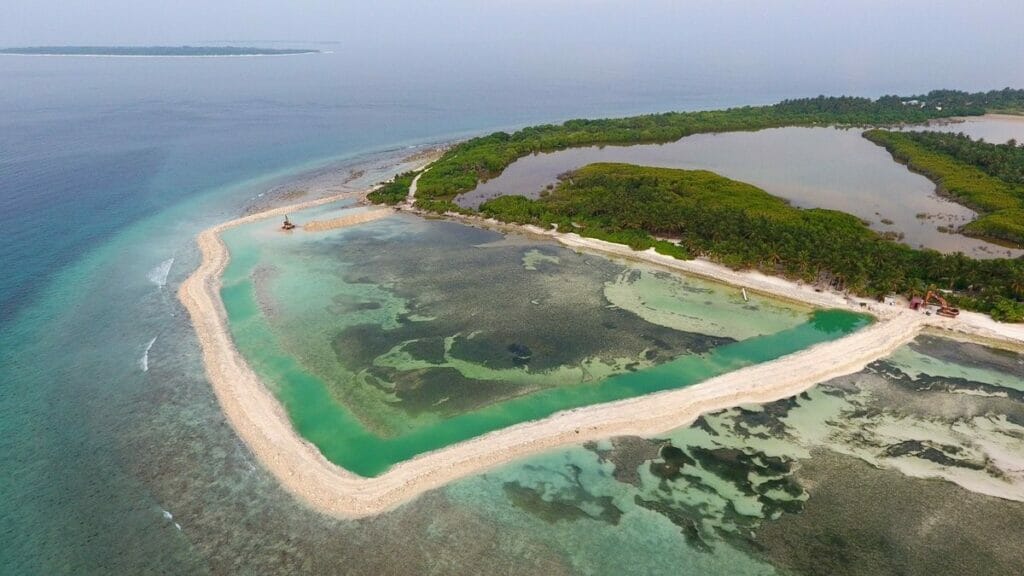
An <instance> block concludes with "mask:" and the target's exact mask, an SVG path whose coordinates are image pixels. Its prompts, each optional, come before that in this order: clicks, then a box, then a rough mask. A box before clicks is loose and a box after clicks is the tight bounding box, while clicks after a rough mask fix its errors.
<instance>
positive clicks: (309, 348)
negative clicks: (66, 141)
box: [221, 208, 868, 476]
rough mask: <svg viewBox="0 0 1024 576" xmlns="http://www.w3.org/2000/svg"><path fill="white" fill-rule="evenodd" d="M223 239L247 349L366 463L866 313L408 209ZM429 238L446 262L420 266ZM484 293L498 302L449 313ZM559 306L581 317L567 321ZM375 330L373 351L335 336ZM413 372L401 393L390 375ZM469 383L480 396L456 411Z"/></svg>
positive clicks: (358, 462)
mask: <svg viewBox="0 0 1024 576" xmlns="http://www.w3.org/2000/svg"><path fill="white" fill-rule="evenodd" d="M330 212H331V208H320V209H318V210H316V211H313V212H310V213H304V214H298V215H295V216H293V219H295V218H298V219H299V220H300V221H302V220H304V219H310V218H315V217H325V216H327V215H330V214H329V213H330ZM225 241H226V242H227V244H228V246H229V249H230V251H231V254H232V260H231V263H230V264H229V266H228V268H227V270H226V271H225V273H224V287H223V289H222V293H221V296H222V298H223V301H224V304H225V308H226V310H227V314H228V320H229V324H230V326H231V330H232V336H233V338H234V340H235V342H236V344H237V346H238V348H239V350H240V351H241V352H242V354H243V355H244V356H245V357H246V358H247V360H248V361H249V362H250V363H251V364H252V365H253V367H254V369H255V370H256V371H257V372H258V373H259V374H260V375H261V377H262V378H263V379H264V381H265V382H267V384H268V386H270V387H271V389H272V390H273V391H274V393H275V394H276V395H277V397H278V398H279V399H280V400H281V402H282V403H283V404H284V406H285V407H286V409H287V411H288V414H289V416H290V417H291V419H292V422H293V424H294V425H295V427H296V429H297V430H298V431H299V432H300V434H301V435H302V436H304V437H305V438H307V439H309V440H310V441H311V442H313V443H314V444H315V445H316V446H317V447H318V448H319V449H320V451H321V452H322V453H323V454H324V455H325V456H326V457H327V458H328V459H329V460H331V461H332V462H334V463H336V464H338V465H340V466H342V467H344V468H346V469H348V470H351V471H353V472H355V473H357V474H360V475H364V476H374V475H377V474H380V473H382V472H384V471H385V470H387V469H388V468H389V467H390V466H392V465H393V464H395V463H397V462H400V461H403V460H406V459H408V458H411V457H413V456H415V455H417V454H421V453H423V452H427V451H430V450H435V449H438V448H442V447H444V446H447V445H450V444H453V443H456V442H459V441H463V440H466V439H469V438H472V437H474V436H478V435H481V434H484V433H487V432H490V431H493V430H497V429H499V428H503V427H507V426H510V425H514V424H518V423H521V422H526V421H530V420H536V419H539V418H544V417H546V416H550V415H551V414H554V413H556V412H558V411H562V410H567V409H571V408H576V407H580V406H588V405H591V404H598V403H602V402H610V401H614V400H621V399H624V398H630V397H634V396H639V395H643V394H649V393H652V392H657V391H662V390H668V389H673V388H680V387H685V386H689V385H691V384H695V383H697V382H701V381H703V380H706V379H708V378H711V377H714V376H717V375H719V374H723V373H725V372H729V371H731V370H736V369H738V368H741V367H744V366H749V365H751V364H755V363H759V362H766V361H769V360H772V359H775V358H778V357H780V356H783V355H785V354H789V353H792V352H795V351H798V350H801V349H803V348H806V347H808V346H811V345H813V344H816V343H819V342H823V341H827V340H832V339H835V338H840V337H842V336H844V335H847V334H849V333H851V332H853V331H855V330H857V329H859V328H860V327H862V326H864V325H865V324H867V322H868V319H867V318H866V317H864V316H860V315H856V314H853V313H849V312H844V311H836V310H828V311H811V310H808V309H803V308H799V307H793V306H788V305H785V304H782V303H780V302H775V301H771V300H768V299H764V298H760V297H757V298H755V299H754V300H752V301H751V302H749V303H748V302H744V301H743V300H742V297H741V296H740V295H739V294H738V293H737V292H736V290H735V289H733V288H729V287H726V286H719V285H715V284H711V283H707V282H701V281H698V280H694V279H689V278H681V277H679V276H675V275H671V274H668V273H665V272H660V271H657V270H653V269H649V268H638V267H636V266H630V265H626V264H623V263H617V262H612V261H610V260H606V259H604V258H600V257H596V256H587V255H579V254H575V253H573V252H571V251H569V250H566V249H564V248H560V247H558V246H556V245H554V244H552V243H550V242H541V241H534V240H528V239H526V238H522V237H516V236H514V235H513V236H508V237H503V236H501V235H499V234H497V233H494V232H489V231H483V230H477V229H473V228H469V227H466V226H463V225H460V224H455V223H451V222H439V221H422V220H419V219H416V218H413V217H409V216H395V217H393V218H390V219H387V220H385V221H378V222H374V223H369V224H365V225H361V226H358V227H354V228H350V229H346V230H339V231H335V232H332V233H328V234H317V235H313V234H306V233H304V232H296V233H293V234H291V235H285V234H283V233H280V232H278V231H277V230H276V223H274V222H261V223H256V224H252V225H248V226H246V227H243V228H240V229H236V230H232V231H229V232H227V233H226V234H225ZM424 246H426V247H429V249H430V251H431V252H433V253H435V254H437V256H436V257H439V258H440V260H447V262H442V261H439V262H436V263H431V265H429V266H423V263H424V261H423V255H422V254H420V251H421V250H422V247H424ZM357 257H358V258H359V259H358V260H356V259H355V258H357ZM469 270H472V273H471V272H469ZM453 275H454V276H453ZM399 278H401V279H399ZM478 278H480V279H482V278H487V279H492V280H494V279H505V278H508V281H498V282H496V283H495V284H494V285H493V286H490V287H482V286H478V285H477V279H478ZM534 278H540V279H541V282H539V283H538V282H534V281H532V280H531V279H534ZM481 281H483V280H481ZM448 283H451V284H453V285H460V286H462V285H465V286H467V287H468V288H467V289H465V290H461V291H460V290H458V289H456V288H453V287H451V286H448V285H447V284H448ZM539 286H542V287H543V286H546V287H547V289H546V290H545V289H543V288H539ZM550 300H554V301H550ZM612 301H614V302H616V304H613V303H612ZM517 305H518V306H520V307H523V306H525V308H526V309H527V310H532V309H535V310H536V312H534V313H533V316H531V315H530V313H529V312H527V313H518V312H516V309H515V308H516V306H517ZM477 307H480V308H487V309H489V310H490V311H492V312H493V313H494V316H493V317H488V315H487V314H484V313H480V314H476V313H470V314H468V315H466V316H465V317H464V318H456V319H454V320H453V319H452V318H451V316H453V315H455V316H457V315H458V314H457V312H456V310H462V311H465V310H467V309H469V310H473V309H475V308H477ZM588 308H590V309H588ZM560 314H561V315H564V316H565V317H566V318H569V317H572V318H573V320H572V321H574V322H576V323H577V324H578V325H577V326H570V327H569V329H568V330H567V331H565V330H564V328H565V326H564V323H565V322H564V321H562V320H560V319H559V315H560ZM609 319H611V320H609ZM709 319H710V320H709ZM566 321H568V320H566ZM598 322H600V324H601V327H599V328H596V329H599V330H601V332H600V333H599V334H600V340H601V341H600V342H595V334H593V333H592V332H593V330H595V328H594V327H593V326H597V323H598ZM549 329H550V330H549ZM700 330H705V331H706V332H710V333H711V334H705V333H701V332H700ZM527 332H532V333H533V334H526V333H527ZM350 333H354V334H355V336H354V337H353V336H352V335H351V334H350ZM367 340H369V341H372V342H376V343H377V347H376V348H377V350H376V351H375V352H372V353H369V354H363V355H361V356H360V355H353V354H352V353H351V352H350V350H348V349H347V348H346V349H340V350H339V349H338V347H339V346H342V347H348V346H361V347H369V345H368V344H366V341H367ZM595 346H596V347H595ZM389 379H390V380H391V381H389ZM410 379H411V380H412V383H411V384H409V383H408V382H407V389H406V390H404V392H407V394H405V395H404V396H403V395H401V394H396V381H403V380H404V381H408V380H410ZM431 387H434V388H435V389H436V390H435V391H434V392H433V393H431V391H430V389H431ZM460 387H461V389H460ZM425 390H426V391H425ZM463 390H464V395H466V396H471V397H473V396H475V397H476V398H477V402H476V403H475V404H474V405H471V406H463V407H459V408H455V409H452V408H450V407H449V406H448V403H449V402H450V401H451V397H452V396H454V395H457V394H460V393H463Z"/></svg>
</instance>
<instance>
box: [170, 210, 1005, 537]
mask: <svg viewBox="0 0 1024 576" xmlns="http://www.w3.org/2000/svg"><path fill="white" fill-rule="evenodd" d="M338 198H339V197H331V198H324V199H322V200H317V201H313V202H307V203H304V204H300V205H295V206H288V207H284V208H278V209H274V210H269V211H266V212H262V213H260V214H254V215H251V216H247V217H245V218H239V219H237V220H232V221H230V222H226V223H224V224H220V225H218V226H214V227H212V228H210V229H207V230H205V231H203V232H202V233H201V234H200V235H199V237H198V243H199V248H200V251H201V252H202V257H203V258H202V263H201V264H200V266H199V268H198V269H197V270H196V271H195V272H194V273H193V274H192V275H191V276H190V277H189V278H188V279H187V280H186V281H185V282H184V283H183V284H182V285H181V288H180V289H179V292H178V296H179V299H180V300H181V302H182V303H183V304H184V305H185V307H186V309H187V310H188V312H189V314H190V316H191V318H192V323H193V325H194V326H195V330H196V334H197V336H198V338H199V342H200V345H201V347H202V351H203V359H204V363H205V367H206V374H207V377H208V378H209V380H210V382H211V384H212V385H213V389H214V392H215V393H216V396H217V399H218V401H219V402H220V404H221V407H222V409H223V410H224V413H225V415H226V416H227V418H228V421H229V422H230V423H231V425H232V426H233V427H234V428H235V430H236V431H237V432H238V435H239V436H240V437H241V438H242V439H243V440H244V441H245V443H246V444H247V445H248V446H249V447H250V449H251V450H252V451H253V453H254V454H255V455H256V457H257V458H258V459H259V460H260V462H262V463H263V465H264V466H265V467H266V468H267V469H268V470H269V471H270V472H271V473H272V474H273V475H274V476H275V477H276V478H277V479H278V480H279V481H280V482H281V484H282V486H284V488H285V489H287V490H288V491H289V492H291V493H293V494H295V495H296V496H298V497H299V498H301V499H302V500H303V501H305V502H307V503H308V504H309V505H311V506H313V507H314V508H316V509H317V510H320V511H322V512H325V513H329V514H332V515H335V516H340V517H349V518H352V517H362V516H369V515H374V514H378V513H381V512H384V511H387V510H389V509H391V508H394V507H395V506H398V505H399V504H401V503H403V502H405V501H407V500H409V499H411V498H413V497H415V496H417V495H419V494H422V493H423V492H425V491H428V490H431V489H434V488H438V487H440V486H443V485H445V484H447V483H449V482H451V481H453V480H456V479H459V478H462V477H465V476H469V475H472V474H477V473H480V472H482V471H484V470H487V469H489V468H492V467H495V466H499V465H502V464H506V463H508V462H511V461H513V460H515V459H518V458H522V457H524V456H528V455H531V454H536V453H539V452H544V451H547V450H551V449H554V448H558V447H563V446H570V445H577V444H580V443H582V442H585V441H588V440H600V439H603V438H608V437H611V436H616V435H625V434H630V435H640V436H652V435H657V434H659V433H662V432H665V431H668V430H672V429H675V428H679V427H681V426H685V425H688V424H690V423H691V422H692V421H693V420H694V419H696V417H697V416H699V415H700V414H702V413H705V412H709V411H714V410H719V409H723V408H728V407H732V406H736V405H738V404H744V403H760V402H770V401H773V400H778V399H780V398H785V397H788V396H792V395H794V394H798V393H800V392H802V391H804V390H806V389H807V388H810V387H811V386H813V385H815V384H817V383H819V382H823V381H826V380H829V379H832V378H835V377H838V376H843V375H847V374H852V373H855V372H858V371H860V370H862V369H863V368H864V367H865V366H866V365H867V364H869V363H871V362H873V361H875V360H877V359H879V358H881V357H884V356H886V355H888V354H890V353H892V352H893V351H894V350H895V349H896V348H898V347H900V346H902V345H903V344H906V343H907V342H909V341H911V340H912V339H913V338H914V337H916V336H917V335H918V333H920V332H921V330H922V329H923V328H925V327H926V326H942V327H944V328H950V327H953V326H956V327H957V328H956V329H958V330H959V331H961V332H962V333H964V334H965V335H968V336H969V335H971V334H978V335H982V336H984V337H986V338H991V339H993V340H994V341H1000V342H1005V341H1007V339H1009V340H1013V339H1014V338H1016V335H1015V334H1005V333H1003V332H1004V330H1003V329H1002V328H1001V327H1002V326H1005V325H996V324H995V323H991V321H989V323H990V324H992V326H990V325H988V324H985V323H983V322H973V321H970V320H957V321H948V320H946V319H937V318H934V317H928V316H925V315H923V314H919V313H916V312H911V311H909V310H903V309H897V308H895V307H885V306H879V305H877V304H875V305H873V306H872V307H871V308H870V310H869V311H871V312H872V313H874V314H875V315H876V316H879V317H880V320H879V321H878V322H877V323H875V324H874V325H872V326H870V327H867V328H865V329H863V330H861V331H859V332H857V333H855V334H852V335H850V336H847V337H845V338H842V339H840V340H836V341H832V342H826V343H821V344H818V345H815V346H813V347H811V348H808V349H806V350H802V351H800V352H796V353H793V354H790V355H788V356H784V357H782V358H779V359H777V360H775V361H772V362H767V363H763V364H758V365H754V366H750V367H747V368H743V369H740V370H736V371H734V372H730V373H727V374H723V375H721V376H718V377H715V378H712V379H710V380H707V381H705V382H703V383H700V384H697V385H694V386H690V387H687V388H683V389H679V390H670V391H665V392H659V393H655V394H650V395H647V396H641V397H637V398H631V399H627V400H622V401H618V402H611V403H606V404H599V405H594V406H588V407H584V408H577V409H574V410H569V411H565V412H560V413H557V414H554V415H552V416H550V417H548V418H545V419H542V420H536V421H532V422H526V423H522V424H519V425H516V426H512V427H509V428H505V429H502V430H497V431H495V432H491V433H489V434H486V435H483V436H480V437H477V438H473V439H471V440H467V441H465V442H460V443H457V444H454V445H451V446H448V447H445V448H442V449H439V450H436V451H433V452H429V453H426V454H422V455H420V456H417V457H415V458H413V459H411V460H408V461H405V462H402V463H399V464H397V465H395V466H394V467H392V468H391V469H390V470H389V471H387V472H386V473H384V474H382V475H380V476H378V477H375V478H363V477H360V476H357V475H355V474H352V473H350V472H348V471H346V470H344V469H342V468H340V467H338V466H336V465H335V464H333V463H331V462H329V461H328V460H327V459H326V458H324V457H323V455H321V454H320V452H319V451H318V450H317V449H316V447H315V446H313V445H312V444H311V443H309V442H307V441H306V440H305V439H303V438H302V437H301V436H299V435H298V433H297V432H296V431H295V430H294V428H293V427H292V425H291V422H290V420H289V419H288V415H287V413H286V412H285V410H284V408H283V407H282V406H281V404H280V403H279V402H278V401H277V399H276V398H275V397H274V396H273V394H272V393H271V392H270V391H269V390H268V389H267V388H266V387H265V386H264V385H263V383H262V382H261V381H260V380H259V377H258V376H257V375H256V374H255V372H253V371H252V369H251V368H250V367H249V365H248V364H247V363H246V361H245V359H244V358H242V356H241V355H240V354H239V353H238V351H237V350H236V349H235V346H234V344H233V342H232V341H231V338H230V333H229V332H228V327H227V316H226V313H225V311H224V307H223V303H222V302H221V299H220V287H221V280H220V278H221V273H222V272H223V270H224V268H225V267H226V266H227V263H228V260H229V254H228V250H227V248H226V246H225V245H224V243H223V241H222V240H221V238H220V233H221V232H222V231H224V230H226V229H228V228H231V227H233V226H238V225H240V224H245V223H248V222H253V221H256V220H261V219H266V218H271V217H274V216H281V215H284V214H285V213H287V212H293V211H296V210H301V209H303V208H308V207H311V206H315V205H319V204H324V203H327V202H331V201H334V200H337V199H338ZM385 212H386V213H391V212H390V211H389V210H384V211H383V212H382V211H379V210H377V211H371V212H366V213H363V214H374V215H376V216H375V217H378V218H379V217H381V215H386V214H385ZM355 216H358V215H352V216H351V218H350V217H348V216H346V217H345V218H350V219H348V220H344V221H342V219H341V218H339V219H336V220H334V221H332V222H333V223H334V225H332V227H339V226H342V225H353V224H356V223H358V222H359V221H365V220H361V219H360V218H357V217H355ZM530 232H533V233H539V234H544V235H548V236H553V237H555V238H556V239H557V240H558V241H560V242H562V243H563V244H566V245H569V246H575V247H578V248H581V249H588V250H594V251H597V252H602V253H605V254H612V255H619V256H623V257H627V258H632V259H639V260H644V261H648V262H651V263H655V264H658V265H662V266H666V267H670V268H674V269H679V270H682V271H685V272H690V273H694V274H699V275H701V276H705V277H708V278H712V279H716V280H720V281H723V282H727V283H733V284H737V285H742V286H746V287H747V288H748V289H751V290H756V291H759V292H764V293H767V294H772V295H775V296H781V297H784V298H789V299H793V300H799V301H802V302H806V303H810V304H813V305H818V306H832V307H836V306H838V307H853V308H859V302H858V301H855V300H852V299H846V298H843V297H842V296H839V295H836V294H831V293H827V292H825V293H819V292H816V291H814V290H813V289H810V288H807V287H804V286H799V285H797V284H794V283H791V282H788V281H785V280H782V279H778V278H773V277H769V276H764V275H760V274H756V273H745V272H735V271H732V270H729V269H727V268H724V267H721V266H717V265H715V264H713V263H710V262H704V261H687V262H683V261H678V260H674V259H671V258H668V257H665V256H662V255H660V254H656V253H654V252H640V253H634V252H632V251H631V250H630V249H629V248H628V247H625V246H619V245H616V244H609V243H607V242H601V241H598V240H592V239H588V238H580V237H578V236H576V235H572V234H556V233H553V232H548V231H541V230H536V229H534V230H530ZM968 318H971V317H968ZM1018 340H1024V338H1020V339H1018Z"/></svg>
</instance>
